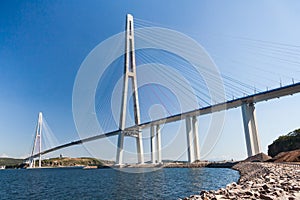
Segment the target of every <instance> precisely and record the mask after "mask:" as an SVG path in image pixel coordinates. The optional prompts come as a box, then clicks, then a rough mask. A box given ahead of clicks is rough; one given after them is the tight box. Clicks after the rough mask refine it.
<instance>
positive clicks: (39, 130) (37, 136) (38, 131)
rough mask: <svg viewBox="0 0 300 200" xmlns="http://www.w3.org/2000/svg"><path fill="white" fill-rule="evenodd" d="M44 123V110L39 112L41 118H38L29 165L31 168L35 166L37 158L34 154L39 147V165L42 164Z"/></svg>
mask: <svg viewBox="0 0 300 200" xmlns="http://www.w3.org/2000/svg"><path fill="white" fill-rule="evenodd" d="M42 125H43V114H42V112H39V118H38V123H37V126H36V130H35V137H34V143H33V148H32V151H31V157H30V159H29V167H30V168H34V167H35V160H34V157H33V155H34V152H35V150H36V148H38V153H39V167H41V166H42V155H41V152H42ZM37 145H38V146H37Z"/></svg>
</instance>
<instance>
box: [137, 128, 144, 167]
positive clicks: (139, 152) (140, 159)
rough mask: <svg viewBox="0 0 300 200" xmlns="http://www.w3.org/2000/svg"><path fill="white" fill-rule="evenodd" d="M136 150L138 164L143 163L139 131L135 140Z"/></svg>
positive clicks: (142, 149)
mask: <svg viewBox="0 0 300 200" xmlns="http://www.w3.org/2000/svg"><path fill="white" fill-rule="evenodd" d="M136 148H137V154H138V163H140V164H143V163H144V147H143V140H142V132H141V131H139V133H138V137H137V138H136Z"/></svg>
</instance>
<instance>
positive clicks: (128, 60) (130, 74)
mask: <svg viewBox="0 0 300 200" xmlns="http://www.w3.org/2000/svg"><path fill="white" fill-rule="evenodd" d="M125 34H126V38H125V63H124V76H123V93H122V104H121V114H120V125H119V126H120V133H119V135H118V149H117V157H116V163H117V165H122V163H123V152H124V149H123V144H124V137H125V136H132V137H135V138H136V145H137V154H138V163H144V152H143V141H142V133H141V130H140V129H139V128H138V127H137V126H138V125H139V124H140V106H139V95H138V88H137V78H136V63H135V48H134V27H133V16H132V15H130V14H127V19H126V33H125ZM129 80H131V85H132V92H133V94H132V95H133V109H134V121H135V125H136V127H137V128H136V129H133V130H126V131H125V128H126V111H127V101H128V84H129Z"/></svg>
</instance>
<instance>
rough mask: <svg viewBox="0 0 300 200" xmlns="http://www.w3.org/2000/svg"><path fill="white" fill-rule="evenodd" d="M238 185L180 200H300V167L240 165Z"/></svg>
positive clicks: (295, 165)
mask: <svg viewBox="0 0 300 200" xmlns="http://www.w3.org/2000/svg"><path fill="white" fill-rule="evenodd" d="M232 168H233V169H235V170H238V171H239V172H240V175H241V177H240V179H239V181H238V183H230V184H228V185H227V186H226V188H221V189H218V190H215V191H201V192H200V194H198V195H192V196H190V197H186V198H184V199H186V200H188V199H205V200H208V199H266V200H271V199H287V200H297V199H300V164H298V165H297V164H279V163H276V164H275V163H263V162H262V163H252V162H241V163H238V164H236V165H235V166H233V167H232Z"/></svg>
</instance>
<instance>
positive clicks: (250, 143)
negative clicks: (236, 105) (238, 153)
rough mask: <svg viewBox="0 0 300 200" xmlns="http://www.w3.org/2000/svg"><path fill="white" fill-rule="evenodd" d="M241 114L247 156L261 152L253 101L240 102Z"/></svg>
mask: <svg viewBox="0 0 300 200" xmlns="http://www.w3.org/2000/svg"><path fill="white" fill-rule="evenodd" d="M242 115H243V122H244V131H245V139H246V145H247V153H248V156H253V155H256V154H258V153H260V152H261V149H260V141H259V137H258V132H257V127H256V115H255V107H254V103H244V104H242Z"/></svg>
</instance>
